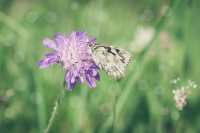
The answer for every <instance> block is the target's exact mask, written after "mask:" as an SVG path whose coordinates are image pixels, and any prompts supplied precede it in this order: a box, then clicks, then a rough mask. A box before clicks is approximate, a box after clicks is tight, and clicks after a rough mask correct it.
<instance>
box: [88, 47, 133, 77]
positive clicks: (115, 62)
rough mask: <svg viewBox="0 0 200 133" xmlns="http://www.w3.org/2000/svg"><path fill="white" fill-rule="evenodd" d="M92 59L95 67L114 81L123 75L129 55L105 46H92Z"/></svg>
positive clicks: (115, 48)
mask: <svg viewBox="0 0 200 133" xmlns="http://www.w3.org/2000/svg"><path fill="white" fill-rule="evenodd" d="M91 48H92V57H93V59H94V62H95V63H96V65H97V66H98V67H99V68H100V69H103V70H105V71H106V73H107V74H108V75H110V76H112V77H114V78H116V79H120V78H121V77H123V76H124V74H125V68H126V66H127V64H128V63H129V61H130V58H131V55H130V53H129V52H127V51H126V50H124V49H122V48H117V47H113V46H105V45H93V46H92V47H91Z"/></svg>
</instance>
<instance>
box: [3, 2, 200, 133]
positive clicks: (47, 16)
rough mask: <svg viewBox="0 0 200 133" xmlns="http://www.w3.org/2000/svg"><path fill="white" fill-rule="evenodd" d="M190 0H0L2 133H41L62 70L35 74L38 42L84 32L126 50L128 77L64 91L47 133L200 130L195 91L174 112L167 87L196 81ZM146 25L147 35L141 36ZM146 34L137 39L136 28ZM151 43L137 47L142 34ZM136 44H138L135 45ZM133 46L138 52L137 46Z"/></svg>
mask: <svg viewBox="0 0 200 133" xmlns="http://www.w3.org/2000/svg"><path fill="white" fill-rule="evenodd" d="M199 4H200V3H199V1H197V0H196V1H195V0H172V1H169V0H166V1H158V0H150V1H145V0H137V1H130V0H123V1H122V0H115V1H114V0H44V1H39V0H34V1H33V0H32V1H31V0H0V132H2V133H27V132H29V133H40V132H44V130H45V128H46V126H47V124H48V120H49V118H50V116H51V112H52V109H53V106H54V103H55V99H56V97H57V96H58V95H59V94H60V92H61V90H62V89H65V88H64V87H63V80H64V79H63V78H64V70H62V69H61V68H62V67H61V66H59V65H58V66H52V67H50V68H49V69H45V70H41V69H39V68H38V66H37V62H38V61H39V60H40V59H41V57H42V55H43V53H44V52H45V50H46V49H45V48H44V47H43V46H42V39H43V38H44V37H52V36H53V35H54V34H55V33H56V32H65V33H67V32H72V31H85V32H88V33H89V34H90V35H93V36H96V37H97V41H98V42H103V43H111V44H112V43H113V45H115V46H120V47H122V48H125V49H127V50H129V51H130V52H132V54H133V61H132V62H131V63H130V64H129V66H128V68H127V74H126V76H125V77H124V78H123V79H122V80H120V81H115V80H114V79H111V78H109V77H107V75H106V74H105V73H104V72H101V81H100V82H98V86H97V88H96V89H88V87H87V86H86V85H78V86H77V87H76V88H75V89H74V91H72V92H70V91H67V90H66V91H65V93H66V94H65V97H64V98H63V99H62V102H61V103H59V106H58V110H57V113H56V116H55V119H54V120H53V123H52V126H51V128H50V132H52V133H57V132H59V133H60V132H61V133H66V132H69V133H79V132H83V133H90V132H91V133H93V132H97V133H107V132H116V133H125V132H127V133H130V132H136V133H147V132H150V133H165V132H166V133H168V132H180V133H183V132H186V133H188V132H190V133H193V132H194V133H196V132H199V131H200V124H199V123H200V121H199V120H200V117H199V113H200V112H199V110H200V106H199V104H200V102H199V101H200V99H199V93H198V88H196V89H192V90H191V94H190V96H189V99H188V104H187V105H186V107H185V108H184V109H183V110H182V111H178V110H177V109H176V106H175V102H174V99H173V93H172V90H173V89H175V88H176V86H173V85H172V84H171V81H172V80H173V79H175V78H177V77H180V79H181V81H180V84H184V83H186V82H187V80H194V81H196V82H197V83H198V82H199V79H200V76H199V73H200V70H199V67H200V61H199V49H200V45H199V42H200V38H199V34H200V30H199V28H200V26H199V23H200V18H199V17H198V16H199V8H200V7H199ZM147 27H148V28H149V27H150V28H151V29H152V30H153V33H149V32H146V29H147ZM141 28H142V29H143V30H144V31H145V32H144V33H143V34H142V35H143V36H142V38H139V37H138V34H139V33H138V32H137V31H138V30H141ZM148 34H152V37H151V39H150V40H149V41H148V42H147V43H146V44H145V45H144V47H141V45H143V44H141V43H143V41H145V39H146V35H148ZM138 39H139V40H138ZM136 45H138V46H139V47H136Z"/></svg>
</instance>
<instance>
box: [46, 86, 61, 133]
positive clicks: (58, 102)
mask: <svg viewBox="0 0 200 133" xmlns="http://www.w3.org/2000/svg"><path fill="white" fill-rule="evenodd" d="M64 96H65V92H64V89H62V90H61V94H60V95H58V97H57V98H56V101H55V104H54V107H53V111H52V113H51V116H50V119H49V121H48V124H47V127H46V129H45V130H44V133H48V132H49V130H50V129H51V127H52V124H53V122H54V120H55V117H56V114H57V112H58V106H59V105H60V104H61V103H62V100H63V98H64Z"/></svg>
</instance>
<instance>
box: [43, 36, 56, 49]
mask: <svg viewBox="0 0 200 133" xmlns="http://www.w3.org/2000/svg"><path fill="white" fill-rule="evenodd" d="M43 44H44V46H46V47H47V48H52V49H56V43H55V42H54V41H53V40H51V39H49V38H45V39H44V40H43Z"/></svg>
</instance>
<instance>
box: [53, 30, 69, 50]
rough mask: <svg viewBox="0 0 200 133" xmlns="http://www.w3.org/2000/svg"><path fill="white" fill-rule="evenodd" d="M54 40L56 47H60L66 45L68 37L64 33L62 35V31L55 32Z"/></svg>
mask: <svg viewBox="0 0 200 133" xmlns="http://www.w3.org/2000/svg"><path fill="white" fill-rule="evenodd" d="M54 40H55V42H56V45H57V47H61V46H63V45H66V44H67V43H68V41H67V40H68V39H67V37H66V36H65V35H63V34H62V33H57V34H56V35H55V39H54Z"/></svg>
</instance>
